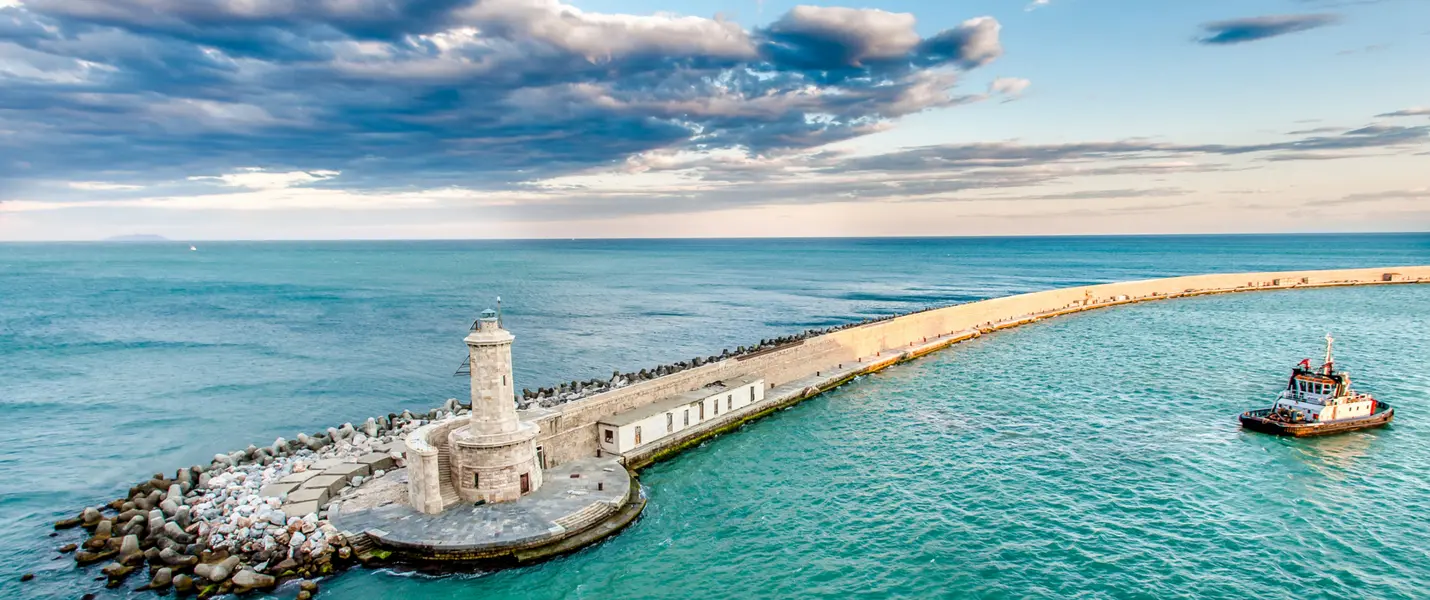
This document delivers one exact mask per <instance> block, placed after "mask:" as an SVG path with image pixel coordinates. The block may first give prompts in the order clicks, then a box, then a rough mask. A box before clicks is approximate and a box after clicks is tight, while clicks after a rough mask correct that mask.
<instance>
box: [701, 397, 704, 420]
mask: <svg viewBox="0 0 1430 600" xmlns="http://www.w3.org/2000/svg"><path fill="white" fill-rule="evenodd" d="M700 420H701V421H704V420H705V401H704V400H701V401H700Z"/></svg>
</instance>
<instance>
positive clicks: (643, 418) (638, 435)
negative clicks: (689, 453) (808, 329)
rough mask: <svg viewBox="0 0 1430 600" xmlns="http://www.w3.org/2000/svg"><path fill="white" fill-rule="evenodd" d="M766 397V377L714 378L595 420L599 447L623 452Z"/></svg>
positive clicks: (602, 449)
mask: <svg viewBox="0 0 1430 600" xmlns="http://www.w3.org/2000/svg"><path fill="white" fill-rule="evenodd" d="M764 399H765V380H764V379H760V378H754V377H747V378H743V379H736V380H731V381H717V382H715V383H712V384H710V385H707V386H705V387H703V388H700V389H698V390H694V391H690V392H686V393H684V394H681V395H679V396H675V397H673V398H668V399H666V400H661V401H659V402H655V403H652V404H649V405H646V406H642V407H640V408H636V409H632V410H629V411H626V412H623V413H621V414H618V415H613V416H610V417H606V418H604V419H601V420H600V421H599V422H598V423H597V424H596V429H597V436H599V442H600V445H601V451H602V452H607V453H610V454H626V453H628V452H630V451H632V450H636V449H639V448H641V447H642V446H648V445H650V444H654V443H657V442H660V441H663V440H667V439H669V438H671V437H672V436H675V435H676V434H678V433H680V432H681V431H683V430H685V429H689V428H691V427H696V426H698V425H700V424H702V423H706V422H709V421H714V420H717V419H724V418H727V417H728V416H729V415H732V414H734V413H739V412H742V409H746V408H749V407H750V406H752V405H756V404H759V403H760V402H762V401H764Z"/></svg>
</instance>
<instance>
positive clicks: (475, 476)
mask: <svg viewBox="0 0 1430 600" xmlns="http://www.w3.org/2000/svg"><path fill="white" fill-rule="evenodd" d="M472 487H474V488H479V487H482V474H481V473H472Z"/></svg>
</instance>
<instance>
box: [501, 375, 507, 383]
mask: <svg viewBox="0 0 1430 600" xmlns="http://www.w3.org/2000/svg"><path fill="white" fill-rule="evenodd" d="M501 384H502V385H506V375H502V376H501Z"/></svg>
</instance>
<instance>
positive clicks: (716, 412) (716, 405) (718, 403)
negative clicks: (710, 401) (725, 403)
mask: <svg viewBox="0 0 1430 600" xmlns="http://www.w3.org/2000/svg"><path fill="white" fill-rule="evenodd" d="M715 416H720V399H719V398H716V399H715Z"/></svg>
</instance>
